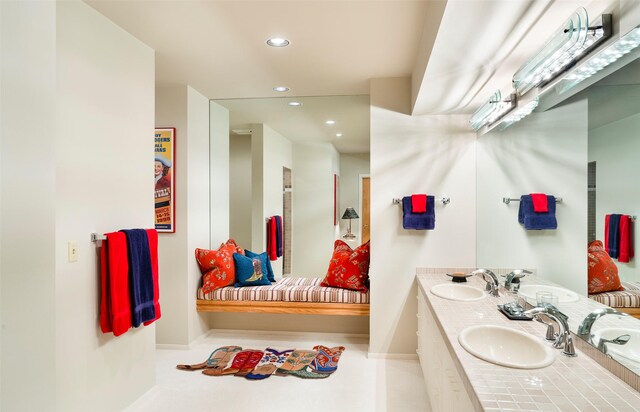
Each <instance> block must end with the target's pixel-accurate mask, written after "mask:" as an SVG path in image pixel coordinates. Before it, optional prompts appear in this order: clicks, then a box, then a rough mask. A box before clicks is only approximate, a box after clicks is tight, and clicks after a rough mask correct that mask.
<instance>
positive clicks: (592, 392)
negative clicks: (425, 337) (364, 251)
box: [417, 273, 640, 412]
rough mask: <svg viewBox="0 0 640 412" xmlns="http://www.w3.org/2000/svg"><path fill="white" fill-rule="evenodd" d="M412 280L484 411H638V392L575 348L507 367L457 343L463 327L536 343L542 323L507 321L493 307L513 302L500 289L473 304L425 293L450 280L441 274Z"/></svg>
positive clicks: (473, 282)
mask: <svg viewBox="0 0 640 412" xmlns="http://www.w3.org/2000/svg"><path fill="white" fill-rule="evenodd" d="M417 280H418V285H419V288H420V289H421V291H420V293H423V294H424V296H425V297H426V300H427V304H428V305H429V306H430V309H431V311H432V313H433V315H434V318H435V319H436V321H437V323H438V324H439V326H440V330H441V332H443V333H444V335H445V342H446V344H447V348H448V349H449V351H450V352H451V355H452V357H453V359H454V363H455V364H456V367H457V368H458V372H459V373H460V375H461V377H462V379H463V381H465V386H466V387H467V392H468V393H469V395H470V396H471V399H472V402H473V403H474V404H476V405H477V403H478V402H479V403H480V405H481V407H482V408H483V409H484V410H486V411H507V410H530V411H562V412H565V411H576V412H588V411H607V412H612V411H640V393H638V392H637V391H635V390H634V389H633V388H631V387H630V386H628V385H627V384H626V383H624V382H623V381H621V380H620V379H618V378H617V377H616V376H615V375H613V374H612V373H610V372H609V371H608V370H606V369H605V368H603V367H602V366H600V365H599V364H598V363H596V362H595V361H594V360H592V359H591V358H590V357H589V356H587V355H586V354H584V353H582V352H580V351H579V350H576V353H577V354H578V356H577V357H575V358H569V357H566V356H563V355H562V354H561V352H562V351H561V349H554V351H555V352H556V360H555V362H554V363H553V364H551V365H550V366H548V367H546V368H542V369H528V370H524V369H513V368H507V367H503V366H498V365H494V364H492V363H489V362H485V361H483V360H481V359H478V358H476V357H475V356H473V355H471V354H470V353H468V352H467V351H466V350H464V349H463V348H462V346H460V343H458V334H459V333H460V332H461V331H462V330H464V329H465V328H467V327H469V326H472V325H482V324H485V325H502V326H508V327H511V328H513V329H517V330H521V331H524V332H527V333H530V334H531V335H533V336H536V337H539V339H540V340H542V341H544V335H545V331H546V326H544V325H543V324H541V323H538V322H536V321H514V320H509V319H507V318H506V317H505V316H504V315H502V314H501V313H500V312H498V309H497V307H496V305H497V304H499V303H505V302H509V301H511V300H513V299H512V298H511V297H510V296H506V295H505V294H503V293H501V296H500V297H499V298H496V297H492V296H488V297H487V298H486V299H483V300H480V301H476V302H458V301H452V300H446V299H442V298H440V297H437V296H435V295H433V294H432V293H431V292H430V291H429V289H430V288H431V287H432V286H434V285H438V284H441V283H450V282H451V280H450V278H449V277H447V276H446V275H445V274H444V273H442V274H419V275H417ZM465 284H466V285H470V286H476V287H478V288H481V289H484V286H485V282H484V281H483V280H482V279H480V278H479V277H478V276H473V277H471V278H469V282H468V283H465ZM574 339H575V338H574ZM549 345H550V344H549ZM474 394H475V396H474ZM474 398H475V399H474Z"/></svg>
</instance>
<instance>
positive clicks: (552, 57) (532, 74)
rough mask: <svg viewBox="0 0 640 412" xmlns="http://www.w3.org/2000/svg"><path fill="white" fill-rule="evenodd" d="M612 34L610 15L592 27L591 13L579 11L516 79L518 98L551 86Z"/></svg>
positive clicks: (525, 65) (520, 71)
mask: <svg viewBox="0 0 640 412" xmlns="http://www.w3.org/2000/svg"><path fill="white" fill-rule="evenodd" d="M611 34H612V28H611V15H610V14H603V15H601V16H600V17H599V18H598V19H597V21H595V22H592V26H590V25H589V16H588V14H587V10H586V9H585V8H584V7H579V8H578V10H576V11H575V12H574V13H573V14H572V15H571V16H570V17H569V19H568V20H567V21H565V22H564V24H563V25H562V26H561V27H560V28H559V29H558V30H556V31H555V33H554V34H553V35H552V36H551V38H549V40H548V41H547V42H546V43H545V45H544V46H543V47H542V48H541V49H539V50H538V51H537V52H536V53H535V54H534V55H533V56H532V57H531V58H530V59H529V60H527V62H526V63H525V64H523V65H522V67H520V69H518V71H517V72H516V73H515V74H514V75H513V86H514V88H515V89H516V92H517V94H518V96H519V97H520V96H524V95H525V94H526V93H527V92H528V91H529V90H531V89H533V88H535V87H541V86H544V85H545V84H547V83H549V82H550V81H552V80H553V79H554V78H556V77H557V76H558V75H559V74H560V73H562V72H563V71H564V70H566V68H567V67H568V66H570V65H571V64H573V63H575V62H576V61H578V60H580V59H582V58H583V57H584V56H586V55H587V54H588V53H589V51H591V50H593V49H594V48H595V47H596V46H597V45H599V44H600V43H602V42H603V41H604V40H605V39H607V38H609V37H611Z"/></svg>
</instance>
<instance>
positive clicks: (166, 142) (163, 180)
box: [154, 127, 176, 233]
mask: <svg viewBox="0 0 640 412" xmlns="http://www.w3.org/2000/svg"><path fill="white" fill-rule="evenodd" d="M154 142H155V167H154V174H155V206H156V207H155V209H156V230H157V231H158V232H165V233H167V232H168V233H174V232H175V231H176V223H175V218H176V201H175V183H176V170H175V167H176V160H175V159H176V129H175V127H164V128H159V129H156V132H155V139H154Z"/></svg>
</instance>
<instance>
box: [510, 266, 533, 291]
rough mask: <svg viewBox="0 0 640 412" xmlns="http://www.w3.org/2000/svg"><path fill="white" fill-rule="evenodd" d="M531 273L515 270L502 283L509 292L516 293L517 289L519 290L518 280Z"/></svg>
mask: <svg viewBox="0 0 640 412" xmlns="http://www.w3.org/2000/svg"><path fill="white" fill-rule="evenodd" d="M531 273H533V272H530V271H528V270H526V269H515V270H513V271H512V272H511V273H508V274H507V279H506V280H505V282H504V287H505V289H507V290H509V291H511V292H518V289H520V279H522V278H523V277H524V276H525V275H530V274H531Z"/></svg>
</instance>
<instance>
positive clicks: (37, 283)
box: [0, 2, 99, 411]
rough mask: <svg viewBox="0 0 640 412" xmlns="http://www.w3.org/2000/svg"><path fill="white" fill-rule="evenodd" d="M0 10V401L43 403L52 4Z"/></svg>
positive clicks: (50, 382)
mask: <svg viewBox="0 0 640 412" xmlns="http://www.w3.org/2000/svg"><path fill="white" fill-rule="evenodd" d="M0 13H1V14H2V16H1V17H2V21H1V23H0V25H1V30H2V32H1V33H0V41H1V50H0V51H1V53H0V55H1V56H2V67H1V69H0V70H1V76H2V77H1V82H0V89H1V90H2V93H1V94H0V104H1V107H2V123H0V130H1V135H2V153H1V159H0V178H1V180H0V189H1V194H0V198H1V201H2V204H1V205H0V211H1V215H0V224H1V226H2V231H1V232H0V251H1V252H2V255H1V256H0V264H1V266H0V276H1V279H0V283H1V284H2V289H1V293H2V295H1V298H0V302H1V304H2V307H1V308H0V313H1V314H2V327H1V328H0V330H2V343H1V349H2V354H1V357H0V359H1V364H2V368H1V369H0V376H1V382H2V393H0V409H2V410H4V411H21V410H37V411H47V410H52V409H54V408H55V397H56V386H55V377H56V376H55V373H56V372H55V363H56V352H55V351H56V348H55V327H56V313H55V309H56V296H55V291H56V289H55V278H56V276H55V267H56V255H55V244H56V243H55V241H56V235H55V209H56V204H55V184H56V175H55V170H56V160H55V157H54V155H53V154H54V153H56V150H55V149H56V139H55V137H56V135H55V103H56V102H55V100H56V89H55V87H56V60H55V59H56V56H55V52H56V4H55V3H53V2H47V3H35V2H0ZM85 236H89V234H88V233H85ZM88 250H89V245H86V247H85V251H88ZM90 273H91V274H93V275H94V276H96V270H95V268H94V269H93V270H92V271H91V272H90ZM84 294H88V295H89V296H90V297H92V298H94V299H95V297H96V296H97V294H98V290H97V289H93V290H89V291H85V292H84ZM28 296H30V298H29V299H30V300H29V301H27V300H26V299H27V297H28ZM85 309H86V311H88V312H89V313H93V312H94V311H95V307H94V306H89V307H87V308H85ZM77 310H79V308H76V311H77ZM93 321H94V324H93V329H92V330H91V332H90V334H92V335H94V336H95V335H97V334H98V333H99V332H97V331H96V328H97V324H96V323H95V322H96V319H95V318H94V319H93ZM36 371H37V372H36Z"/></svg>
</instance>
